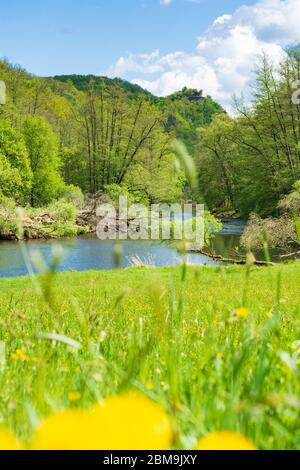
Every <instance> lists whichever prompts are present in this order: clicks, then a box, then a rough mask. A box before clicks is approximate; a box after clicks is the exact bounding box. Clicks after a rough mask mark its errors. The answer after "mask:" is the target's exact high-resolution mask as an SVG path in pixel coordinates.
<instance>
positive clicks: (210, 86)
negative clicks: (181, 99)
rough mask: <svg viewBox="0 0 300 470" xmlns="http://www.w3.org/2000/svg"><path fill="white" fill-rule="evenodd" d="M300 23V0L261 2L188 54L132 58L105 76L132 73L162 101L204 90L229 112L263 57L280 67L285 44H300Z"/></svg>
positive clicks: (224, 19)
mask: <svg viewBox="0 0 300 470" xmlns="http://www.w3.org/2000/svg"><path fill="white" fill-rule="evenodd" d="M299 23H300V1H299V0H260V1H258V2H257V3H256V4H254V5H252V6H245V5H244V6H242V7H240V8H239V9H237V10H236V11H235V12H234V13H233V14H232V15H227V14H225V15H223V16H221V17H219V18H217V19H216V20H215V21H214V22H213V24H212V25H211V26H210V28H209V29H208V30H207V31H206V32H205V33H204V34H202V35H201V36H200V37H199V38H198V42H197V47H196V49H195V50H194V51H193V52H192V53H190V54H187V53H183V52H180V51H177V52H173V53H170V54H167V55H164V56H161V55H160V53H159V51H157V50H156V51H154V52H152V53H150V54H139V55H134V54H131V55H128V56H127V57H121V58H120V59H119V60H118V61H117V62H116V64H115V65H113V66H111V67H110V68H109V70H108V71H107V73H108V74H109V75H110V76H122V77H123V78H126V76H127V77H128V74H134V75H135V78H134V79H133V80H132V81H133V82H135V83H138V84H139V85H141V86H143V87H145V88H147V89H148V90H149V91H151V92H152V93H154V94H156V95H161V96H165V95H168V94H170V93H173V92H174V91H177V90H179V89H181V88H182V87H184V86H188V87H193V88H201V89H203V90H204V93H205V94H210V95H212V96H213V97H214V98H215V99H217V100H218V101H220V102H221V103H222V104H223V105H224V106H225V107H226V108H227V109H230V103H231V100H232V95H233V93H237V94H240V93H241V92H245V91H246V90H247V87H248V85H249V83H250V82H251V81H252V79H253V75H252V72H253V70H254V68H255V63H256V61H257V58H258V55H259V54H261V53H262V52H265V53H266V54H267V55H268V56H269V57H270V58H271V59H272V60H273V62H275V63H277V62H278V61H279V59H280V58H281V57H282V55H283V54H284V52H283V47H284V46H285V45H287V44H289V43H294V42H300V29H299Z"/></svg>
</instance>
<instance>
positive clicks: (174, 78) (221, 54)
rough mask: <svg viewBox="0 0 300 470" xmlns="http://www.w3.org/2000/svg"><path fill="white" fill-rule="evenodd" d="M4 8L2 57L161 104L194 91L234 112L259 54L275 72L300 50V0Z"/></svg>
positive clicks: (33, 2)
mask: <svg viewBox="0 0 300 470" xmlns="http://www.w3.org/2000/svg"><path fill="white" fill-rule="evenodd" d="M1 3H2V4H1V5H0V18H1V26H0V57H6V58H8V59H9V60H10V61H11V62H13V63H18V64H20V65H22V66H23V67H25V68H26V69H27V70H29V71H30V72H32V73H34V74H36V75H41V76H48V75H55V74H57V75H58V74H66V73H80V74H88V73H94V74H98V75H99V74H105V75H108V76H111V77H114V76H119V77H122V78H124V79H127V80H130V81H132V82H134V83H138V84H140V85H141V86H143V87H145V88H147V89H148V90H150V91H151V92H152V93H154V94H156V95H161V96H165V95H168V94H170V93H172V92H174V91H177V90H179V89H181V88H182V87H183V86H188V87H193V88H198V89H203V90H204V93H205V94H210V95H211V96H213V97H214V98H215V99H217V100H218V101H219V102H220V103H221V104H223V106H225V107H226V108H227V109H230V103H231V102H232V96H233V94H234V93H235V94H237V95H240V94H242V93H243V94H247V90H248V89H249V84H250V83H251V81H252V80H253V70H254V68H255V66H256V62H257V60H258V58H259V55H260V54H261V53H262V52H264V53H266V54H267V55H268V56H269V57H270V59H271V60H272V61H273V62H275V63H278V62H279V60H280V58H281V57H282V55H283V54H284V52H283V49H284V47H285V46H286V45H288V44H291V43H300V28H299V24H300V1H299V0H242V1H241V0H226V1H224V0H8V1H5V2H1ZM3 3H4V4H3Z"/></svg>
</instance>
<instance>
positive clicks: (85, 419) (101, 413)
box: [33, 392, 172, 450]
mask: <svg viewBox="0 0 300 470" xmlns="http://www.w3.org/2000/svg"><path fill="white" fill-rule="evenodd" d="M171 440H172V426H171V423H170V420H169V418H168V416H167V415H166V414H165V413H164V411H163V410H162V408H161V407H160V406H159V405H157V404H156V403H154V402H152V401H151V400H149V399H148V398H146V397H145V396H143V395H141V394H138V393H133V392H132V393H128V394H126V395H123V396H119V397H111V398H108V399H107V400H105V401H104V403H103V404H101V405H98V406H96V407H95V408H94V409H93V410H91V411H79V410H67V411H64V412H61V413H56V414H55V415H52V416H50V417H49V418H47V419H46V420H45V421H44V423H42V425H41V426H40V428H39V429H38V430H37V432H36V436H35V438H34V441H33V448H34V449H42V450H76V449H77V450H105V449H110V450H139V449H142V450H149V449H151V450H152V449H153V450H155V449H159V450H164V449H169V448H170V446H171Z"/></svg>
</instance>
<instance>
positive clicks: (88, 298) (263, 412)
mask: <svg viewBox="0 0 300 470" xmlns="http://www.w3.org/2000/svg"><path fill="white" fill-rule="evenodd" d="M299 279H300V263H299V262H294V263H291V264H284V265H280V266H273V267H270V268H258V267H254V266H253V267H249V266H248V267H235V266H224V267H190V266H179V267H176V268H162V269H156V268H146V267H138V268H131V269H127V270H115V271H100V272H99V271H98V272H94V271H90V272H84V273H76V272H68V273H62V274H55V273H54V272H48V273H46V274H44V275H41V276H37V277H35V278H30V277H24V278H14V279H2V280H1V282H0V298H1V303H0V340H1V343H0V353H1V354H0V380H1V384H0V387H1V394H0V424H1V425H2V426H4V427H5V428H6V429H10V430H11V431H12V432H13V433H15V434H16V435H17V436H18V438H19V439H20V440H22V442H24V443H25V444H27V445H30V442H31V439H32V436H33V433H34V430H35V428H36V427H37V426H38V425H39V422H40V420H42V419H43V418H44V417H46V416H48V415H50V414H52V413H54V412H55V411H58V410H63V409H67V408H72V409H73V408H76V409H77V408H79V409H90V408H91V407H92V406H94V405H95V404H96V403H99V402H101V400H102V399H104V398H105V397H108V396H112V395H116V394H121V393H123V392H127V391H128V390H137V391H139V392H141V393H143V394H144V395H146V396H148V397H149V398H151V399H152V400H154V401H155V402H157V403H159V404H160V405H161V406H162V407H163V408H164V410H165V412H166V413H167V414H168V415H169V416H170V419H171V421H172V436H173V437H172V446H173V447H174V448H177V449H182V448H183V449H184V448H187V449H191V448H193V447H194V446H195V443H196V441H197V439H198V438H200V437H201V436H205V435H206V434H207V433H209V432H212V431H224V430H226V431H235V432H240V433H241V434H243V435H244V436H246V437H247V438H248V439H250V440H251V441H252V442H253V443H254V444H255V446H256V447H257V448H259V449H296V448H299V447H300V368H299V359H298V358H299V353H300V295H299Z"/></svg>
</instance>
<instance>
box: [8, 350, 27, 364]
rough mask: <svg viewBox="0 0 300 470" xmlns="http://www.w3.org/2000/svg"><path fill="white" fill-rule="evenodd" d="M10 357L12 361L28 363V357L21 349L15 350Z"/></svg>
mask: <svg viewBox="0 0 300 470" xmlns="http://www.w3.org/2000/svg"><path fill="white" fill-rule="evenodd" d="M10 357H11V359H13V360H14V361H19V360H22V361H24V362H29V357H28V356H27V354H25V353H24V351H22V350H21V349H17V350H16V352H14V353H12V354H11V356H10Z"/></svg>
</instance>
